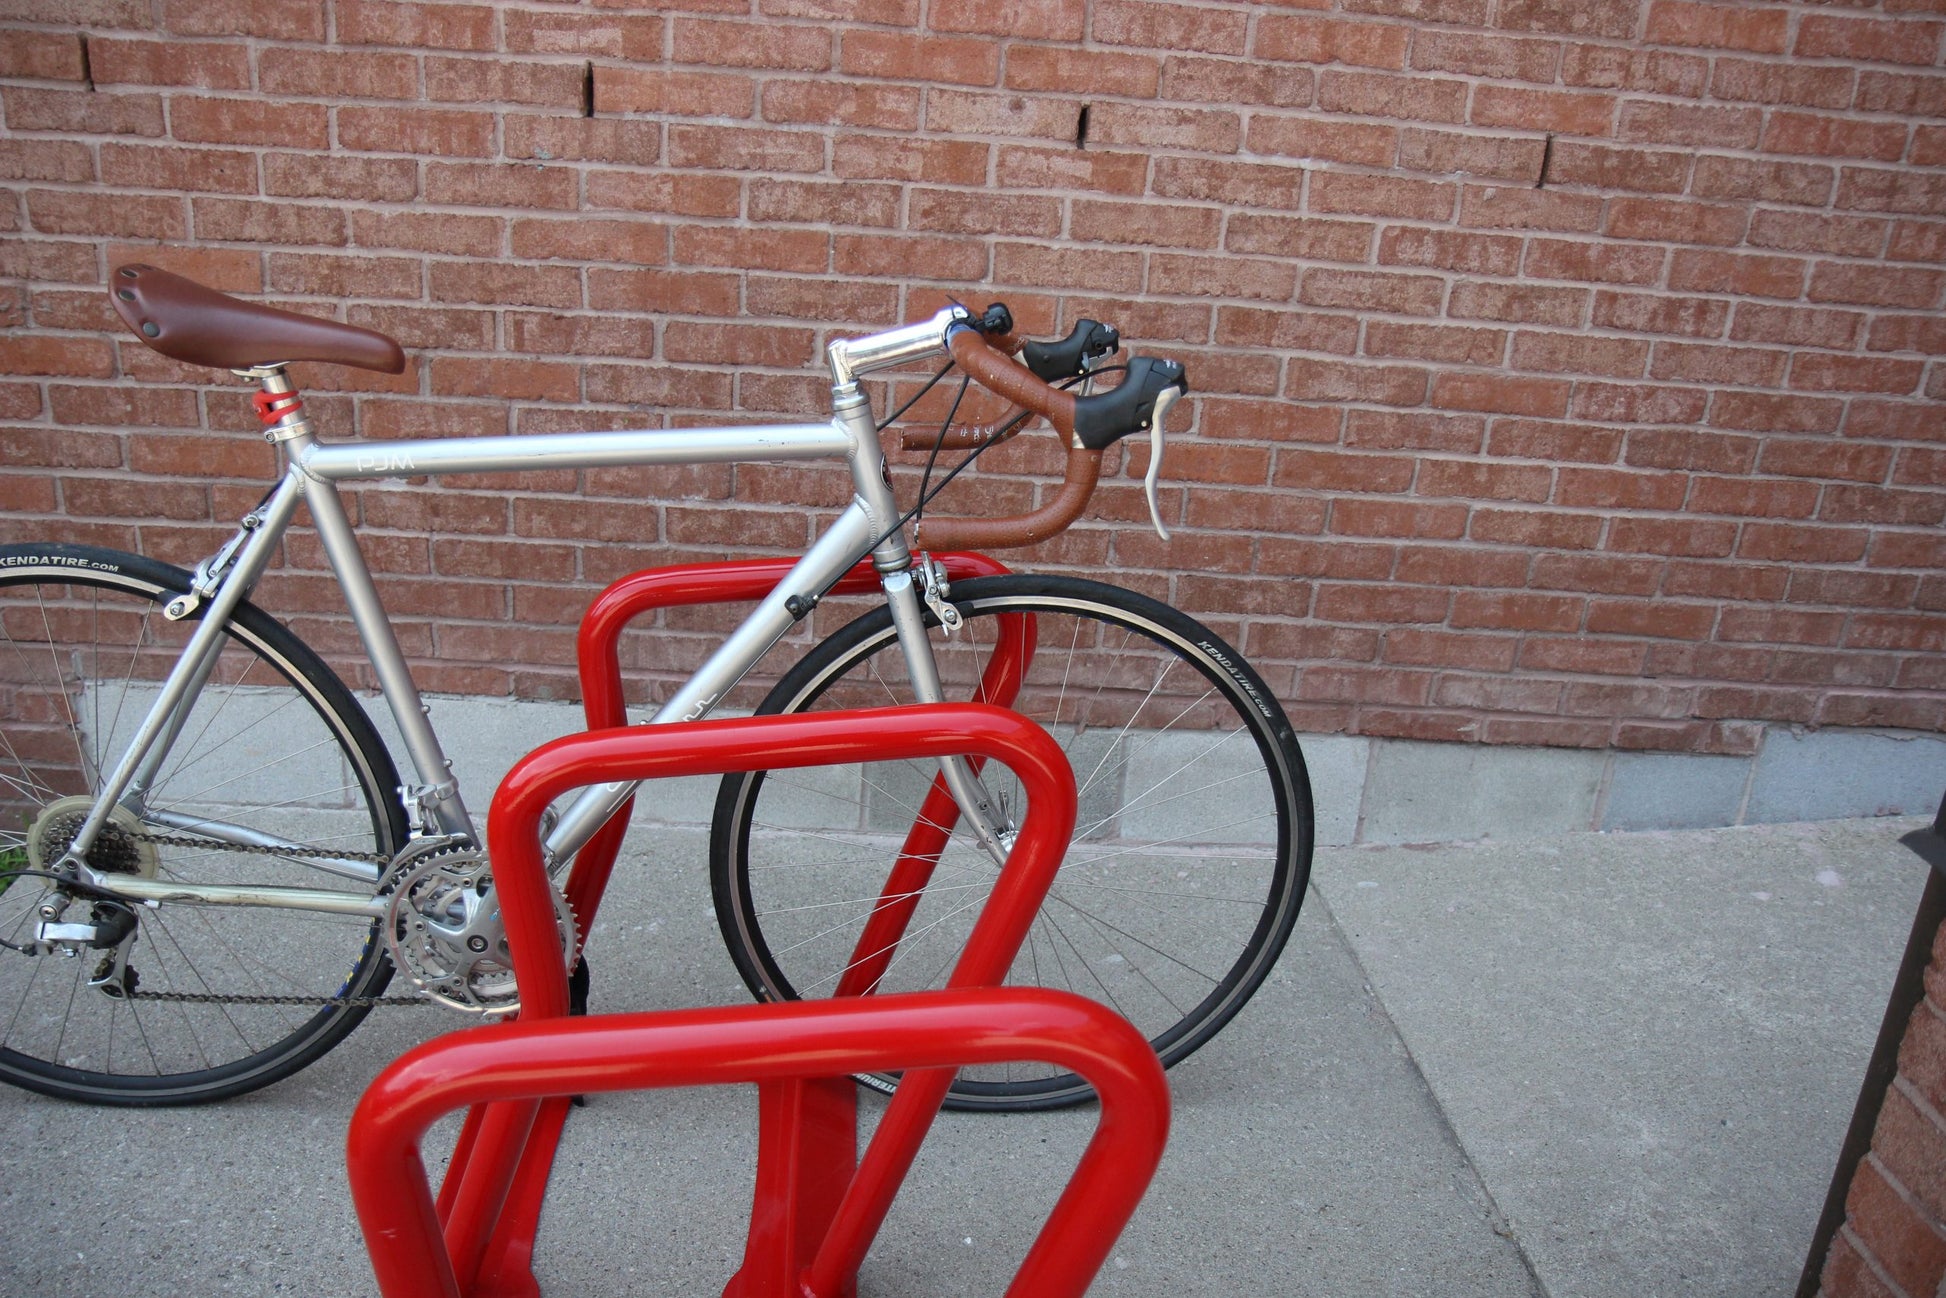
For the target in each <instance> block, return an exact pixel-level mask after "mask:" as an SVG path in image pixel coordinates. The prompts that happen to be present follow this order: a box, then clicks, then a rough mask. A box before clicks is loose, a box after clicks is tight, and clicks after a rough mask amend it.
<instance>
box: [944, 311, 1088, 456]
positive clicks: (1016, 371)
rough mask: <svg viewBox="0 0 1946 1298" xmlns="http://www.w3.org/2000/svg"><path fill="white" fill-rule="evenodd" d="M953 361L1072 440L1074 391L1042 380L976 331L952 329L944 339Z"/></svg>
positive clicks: (1068, 441)
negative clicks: (994, 346) (990, 344)
mask: <svg viewBox="0 0 1946 1298" xmlns="http://www.w3.org/2000/svg"><path fill="white" fill-rule="evenodd" d="M946 349H947V350H948V351H950V352H951V353H952V355H953V361H954V363H955V364H957V365H958V366H959V367H960V368H961V369H963V370H965V371H966V372H967V373H968V374H970V375H972V376H973V381H974V382H975V383H978V384H979V385H980V386H981V387H983V388H985V389H986V390H987V391H989V392H992V393H994V394H995V395H997V396H999V397H1001V398H1003V399H1004V400H1007V401H1011V402H1013V403H1014V404H1015V405H1017V406H1021V407H1023V408H1025V409H1028V410H1031V411H1033V412H1034V413H1035V414H1037V415H1042V416H1044V417H1045V418H1046V419H1047V422H1048V423H1050V424H1053V425H1054V430H1055V431H1056V432H1058V433H1060V434H1061V440H1062V441H1063V442H1066V443H1067V444H1069V445H1073V444H1074V394H1073V393H1071V392H1063V391H1061V389H1059V388H1057V387H1054V386H1052V385H1050V384H1048V383H1045V382H1043V381H1042V380H1041V379H1040V378H1039V377H1037V376H1036V375H1035V374H1034V372H1033V371H1032V370H1030V369H1028V368H1027V367H1026V366H1025V365H1022V364H1021V363H1020V362H1019V361H1016V360H1013V359H1012V358H1010V357H1008V356H1006V355H1003V354H1002V353H1000V352H998V351H995V350H994V349H993V348H992V347H990V346H989V345H988V344H987V340H986V339H984V338H982V337H981V336H980V335H979V333H978V331H976V330H973V329H955V330H953V332H952V333H951V334H950V335H948V337H947V339H946Z"/></svg>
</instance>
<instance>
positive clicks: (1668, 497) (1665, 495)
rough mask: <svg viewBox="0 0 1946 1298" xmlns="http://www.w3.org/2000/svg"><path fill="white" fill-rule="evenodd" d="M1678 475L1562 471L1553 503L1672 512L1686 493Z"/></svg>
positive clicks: (1685, 484)
mask: <svg viewBox="0 0 1946 1298" xmlns="http://www.w3.org/2000/svg"><path fill="white" fill-rule="evenodd" d="M1688 489H1689V477H1688V475H1687V474H1682V473H1629V472H1625V471H1622V470H1618V469H1583V468H1573V467H1564V468H1562V469H1561V470H1560V472H1559V474H1558V476H1557V479H1556V482H1555V486H1554V503H1555V504H1557V505H1566V506H1569V507H1575V508H1595V509H1621V510H1644V509H1650V510H1676V509H1680V508H1682V503H1683V498H1684V496H1685V495H1686V494H1687V493H1688Z"/></svg>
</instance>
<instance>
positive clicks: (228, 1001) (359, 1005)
mask: <svg viewBox="0 0 1946 1298" xmlns="http://www.w3.org/2000/svg"><path fill="white" fill-rule="evenodd" d="M129 837H130V838H133V839H136V840H138V841H140V842H144V843H156V844H159V845H160V846H163V847H189V848H200V849H208V848H212V847H219V848H224V849H227V850H229V851H232V852H238V853H241V854H243V855H246V856H300V857H301V856H309V857H330V858H331V859H333V860H338V861H364V862H366V863H368V864H371V865H390V864H391V862H392V858H391V857H390V856H388V855H386V854H384V853H380V852H341V851H337V850H335V849H332V848H323V847H298V846H297V845H295V844H292V845H290V846H288V847H269V846H258V845H256V844H252V843H225V842H223V841H222V840H221V839H215V838H194V837H191V836H189V835H186V834H138V833H130V834H129ZM122 995H123V996H124V997H126V998H127V999H129V1000H134V1001H168V1002H172V1003H174V1004H179V1005H180V1004H188V1005H330V1006H335V1007H342V1008H346V1009H371V1008H373V1007H375V1006H379V1005H430V1004H431V1003H432V1002H431V1001H429V1000H427V999H426V998H425V997H423V996H243V995H235V996H222V995H218V994H217V993H215V992H145V991H143V990H141V989H140V988H137V989H136V990H134V991H128V992H123V993H122Z"/></svg>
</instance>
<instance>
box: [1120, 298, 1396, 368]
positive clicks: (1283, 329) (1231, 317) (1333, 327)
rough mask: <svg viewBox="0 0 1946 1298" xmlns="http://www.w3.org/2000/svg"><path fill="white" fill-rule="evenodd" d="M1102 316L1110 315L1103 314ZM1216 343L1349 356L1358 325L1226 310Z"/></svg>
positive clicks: (1298, 314) (1288, 313)
mask: <svg viewBox="0 0 1946 1298" xmlns="http://www.w3.org/2000/svg"><path fill="white" fill-rule="evenodd" d="M1102 314H1103V315H1109V314H1112V313H1110V312H1108V311H1103V312H1102ZM1145 336H1146V335H1145ZM1216 341H1217V342H1219V343H1223V344H1226V345H1232V346H1242V347H1278V348H1288V349H1291V350H1294V351H1324V352H1337V353H1340V354H1343V355H1347V356H1348V355H1351V354H1352V353H1353V352H1355V351H1357V350H1358V323H1357V321H1355V320H1352V319H1350V318H1348V317H1345V316H1338V315H1326V314H1322V313H1315V312H1307V311H1295V310H1282V309H1279V310H1263V309H1260V308H1255V307H1236V306H1226V307H1222V308H1220V309H1219V311H1218V312H1217V319H1216Z"/></svg>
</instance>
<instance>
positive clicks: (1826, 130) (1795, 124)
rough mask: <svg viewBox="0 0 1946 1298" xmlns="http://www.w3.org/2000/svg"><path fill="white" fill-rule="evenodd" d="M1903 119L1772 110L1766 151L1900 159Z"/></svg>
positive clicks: (1765, 133)
mask: <svg viewBox="0 0 1946 1298" xmlns="http://www.w3.org/2000/svg"><path fill="white" fill-rule="evenodd" d="M1905 145H1906V126H1905V123H1903V122H1877V121H1860V120H1859V119H1857V118H1855V117H1840V116H1835V115H1830V114H1824V113H1788V112H1777V113H1772V114H1771V117H1770V122H1769V125H1768V126H1767V127H1766V128H1765V130H1764V143H1763V147H1764V150H1765V152H1767V153H1799V154H1809V155H1811V156H1814V157H1820V158H1873V159H1876V160H1878V161H1880V162H1897V161H1898V160H1899V159H1900V158H1902V157H1903V156H1905Z"/></svg>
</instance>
